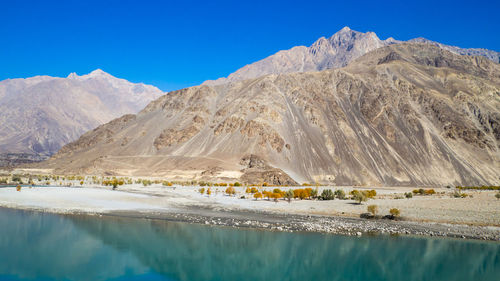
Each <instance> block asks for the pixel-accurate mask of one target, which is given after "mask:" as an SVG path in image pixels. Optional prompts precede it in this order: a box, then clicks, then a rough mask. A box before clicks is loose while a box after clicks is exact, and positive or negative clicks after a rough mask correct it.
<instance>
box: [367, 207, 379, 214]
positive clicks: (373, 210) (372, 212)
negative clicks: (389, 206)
mask: <svg viewBox="0 0 500 281" xmlns="http://www.w3.org/2000/svg"><path fill="white" fill-rule="evenodd" d="M366 209H367V210H368V212H369V213H371V214H372V215H374V216H376V215H377V213H378V206H377V205H368V207H366Z"/></svg>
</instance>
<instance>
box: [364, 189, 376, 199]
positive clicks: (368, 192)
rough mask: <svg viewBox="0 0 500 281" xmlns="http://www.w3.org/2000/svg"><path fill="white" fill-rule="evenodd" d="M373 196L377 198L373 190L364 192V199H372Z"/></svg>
mask: <svg viewBox="0 0 500 281" xmlns="http://www.w3.org/2000/svg"><path fill="white" fill-rule="evenodd" d="M375 196H377V191H375V190H374V189H372V190H369V191H366V197H368V198H374V197H375Z"/></svg>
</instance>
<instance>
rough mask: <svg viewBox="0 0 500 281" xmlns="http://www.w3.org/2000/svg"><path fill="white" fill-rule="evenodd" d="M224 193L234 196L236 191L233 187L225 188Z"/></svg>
mask: <svg viewBox="0 0 500 281" xmlns="http://www.w3.org/2000/svg"><path fill="white" fill-rule="evenodd" d="M226 193H227V194H228V195H234V194H236V190H235V189H234V187H232V186H230V187H228V188H226Z"/></svg>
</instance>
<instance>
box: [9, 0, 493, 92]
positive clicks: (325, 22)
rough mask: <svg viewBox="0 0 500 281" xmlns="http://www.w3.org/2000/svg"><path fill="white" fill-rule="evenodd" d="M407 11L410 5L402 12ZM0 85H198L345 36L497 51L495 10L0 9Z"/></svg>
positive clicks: (101, 4) (179, 5)
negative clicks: (108, 77) (83, 80)
mask: <svg viewBox="0 0 500 281" xmlns="http://www.w3.org/2000/svg"><path fill="white" fill-rule="evenodd" d="M407 2H408V3H407ZM0 4H1V5H0V38H1V39H0V80H3V79H7V78H19V77H30V76H34V75H51V76H67V75H68V74H69V73H70V72H76V73H78V74H79V75H81V74H86V73H88V72H90V71H92V70H94V69H96V68H101V69H103V70H104V71H106V72H109V73H110V74H112V75H114V76H117V77H120V78H125V79H127V80H130V81H132V82H144V83H148V84H153V85H155V86H158V87H159V88H161V89H162V90H175V89H179V88H183V87H187V86H192V85H197V84H200V83H201V82H203V81H204V80H207V79H215V78H218V77H222V76H227V75H228V74H230V73H231V72H233V71H235V70H236V69H238V68H240V67H242V66H244V65H246V64H248V63H252V62H254V61H257V60H259V59H262V58H264V57H266V56H268V55H271V54H273V53H275V52H277V51H279V50H282V49H289V48H291V47H293V46H296V45H307V46H309V45H310V44H312V43H313V42H314V41H315V40H316V39H317V38H319V37H321V36H326V37H328V36H331V35H332V34H333V33H335V32H336V31H338V30H339V29H341V28H342V27H344V26H349V27H351V28H352V29H354V30H358V31H363V32H365V31H374V32H375V33H377V35H378V36H379V37H380V38H382V39H385V38H387V37H390V36H392V37H394V38H396V39H400V40H408V39H411V38H414V37H419V36H422V37H426V38H428V39H431V40H435V41H439V42H442V43H446V44H451V45H458V46H461V47H481V48H487V49H493V50H496V51H500V19H499V11H500V1H498V0H490V1H481V0H479V1H460V0H458V1H439V0H434V1H427V0H422V1H401V0H400V1H385V2H383V1H373V0H372V1H366V2H363V1H357V2H356V1H347V0H344V1H313V0H309V1H292V0H289V1H271V0H267V1H260V0H253V1H217V0H213V1H208V0H207V1H189V0H187V1H146V0H142V1H126V0H113V1H112V0H108V1H107V0H99V1H93V0H79V1H72V0H66V1H50V0H46V1H22V0H16V1H14V0H12V1H10V0H1V2H0Z"/></svg>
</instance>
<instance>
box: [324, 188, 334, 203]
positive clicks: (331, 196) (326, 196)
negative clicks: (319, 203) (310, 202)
mask: <svg viewBox="0 0 500 281" xmlns="http://www.w3.org/2000/svg"><path fill="white" fill-rule="evenodd" d="M320 198H321V199H322V200H333V199H335V194H334V193H333V191H332V190H331V189H323V192H321V196H320Z"/></svg>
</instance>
